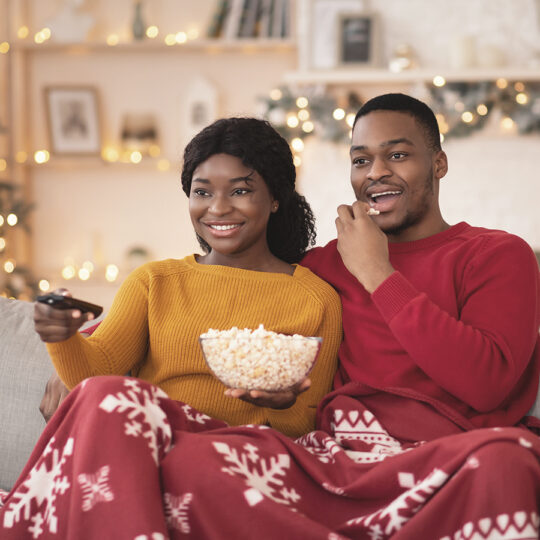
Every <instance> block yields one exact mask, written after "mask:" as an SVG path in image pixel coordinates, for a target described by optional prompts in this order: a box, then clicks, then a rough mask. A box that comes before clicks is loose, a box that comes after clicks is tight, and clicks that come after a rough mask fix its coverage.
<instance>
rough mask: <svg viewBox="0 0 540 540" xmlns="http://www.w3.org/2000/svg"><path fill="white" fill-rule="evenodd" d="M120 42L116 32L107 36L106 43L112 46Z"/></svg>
mask: <svg viewBox="0 0 540 540" xmlns="http://www.w3.org/2000/svg"><path fill="white" fill-rule="evenodd" d="M118 43H120V36H119V35H118V34H109V35H108V36H107V45H109V46H111V47H114V46H115V45H118Z"/></svg>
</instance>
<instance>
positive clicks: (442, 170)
mask: <svg viewBox="0 0 540 540" xmlns="http://www.w3.org/2000/svg"><path fill="white" fill-rule="evenodd" d="M433 172H434V175H435V178H436V179H437V180H440V179H441V178H443V177H444V176H446V173H447V172H448V158H447V157H446V154H445V153H444V152H443V151H442V150H439V151H438V152H437V153H436V154H435V158H434V163H433Z"/></svg>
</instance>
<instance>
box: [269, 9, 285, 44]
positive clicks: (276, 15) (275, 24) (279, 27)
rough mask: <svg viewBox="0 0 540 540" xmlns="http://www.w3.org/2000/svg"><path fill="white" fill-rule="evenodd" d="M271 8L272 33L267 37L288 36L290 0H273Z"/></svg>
mask: <svg viewBox="0 0 540 540" xmlns="http://www.w3.org/2000/svg"><path fill="white" fill-rule="evenodd" d="M272 8H273V9H272V33H271V34H270V36H269V37H273V38H284V37H288V35H289V31H290V28H289V27H290V0H274V2H273V6H272Z"/></svg>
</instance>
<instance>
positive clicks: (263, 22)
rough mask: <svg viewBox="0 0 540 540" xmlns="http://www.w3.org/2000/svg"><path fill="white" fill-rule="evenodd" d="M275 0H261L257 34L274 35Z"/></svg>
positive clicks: (261, 35)
mask: <svg viewBox="0 0 540 540" xmlns="http://www.w3.org/2000/svg"><path fill="white" fill-rule="evenodd" d="M273 10H274V0H261V5H260V9H259V20H258V21H257V36H258V37H260V38H263V39H264V38H269V37H271V36H272V13H273Z"/></svg>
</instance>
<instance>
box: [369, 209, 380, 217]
mask: <svg viewBox="0 0 540 540" xmlns="http://www.w3.org/2000/svg"><path fill="white" fill-rule="evenodd" d="M379 214H380V212H379V211H378V210H376V209H375V208H370V209H369V210H368V211H367V215H368V216H378V215H379Z"/></svg>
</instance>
